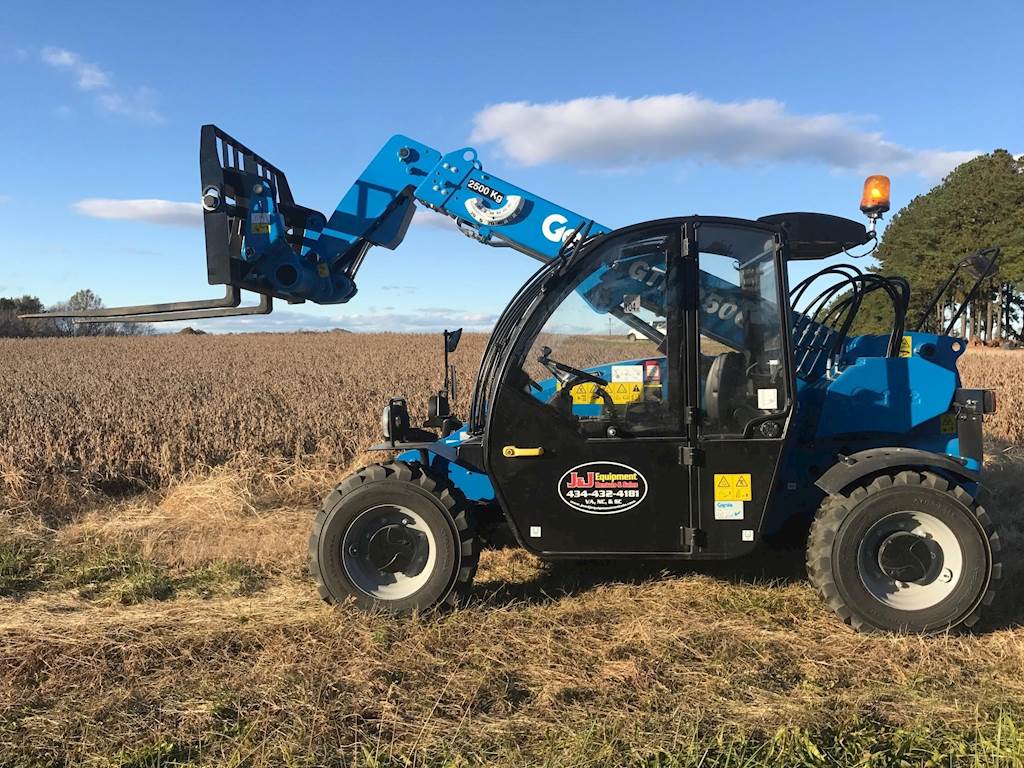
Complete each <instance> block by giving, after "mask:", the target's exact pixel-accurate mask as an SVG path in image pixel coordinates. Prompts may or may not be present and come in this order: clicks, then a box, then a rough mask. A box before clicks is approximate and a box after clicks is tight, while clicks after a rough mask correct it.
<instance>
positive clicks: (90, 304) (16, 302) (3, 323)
mask: <svg viewBox="0 0 1024 768" xmlns="http://www.w3.org/2000/svg"><path fill="white" fill-rule="evenodd" d="M102 308H103V300H102V299H100V297H99V296H97V295H96V294H95V293H93V292H92V291H90V290H88V289H84V290H81V291H77V292H75V293H74V294H73V295H72V296H71V297H70V298H69V299H68V300H67V301H62V302H59V303H57V304H54V305H53V306H50V307H46V306H44V305H43V303H42V302H41V301H40V300H39V299H38V298H37V297H35V296H20V297H12V298H4V297H0V337H7V338H29V337H46V336H145V335H149V334H151V333H153V326H151V325H147V324H144V323H143V324H134V323H101V324H81V325H79V324H76V323H75V322H74V321H72V320H70V319H68V318H46V319H45V320H22V319H21V318H20V317H19V316H20V315H31V314H37V313H39V312H60V311H76V312H77V311H82V310H88V309H102Z"/></svg>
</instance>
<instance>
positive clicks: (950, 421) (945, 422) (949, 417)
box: [939, 413, 957, 435]
mask: <svg viewBox="0 0 1024 768" xmlns="http://www.w3.org/2000/svg"><path fill="white" fill-rule="evenodd" d="M939 429H940V430H941V432H942V434H944V435H955V434H956V433H957V428H956V414H955V413H944V414H942V415H941V416H940V417H939Z"/></svg>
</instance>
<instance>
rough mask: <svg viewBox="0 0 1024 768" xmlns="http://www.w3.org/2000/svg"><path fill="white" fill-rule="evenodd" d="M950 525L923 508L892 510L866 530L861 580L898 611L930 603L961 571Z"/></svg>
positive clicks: (955, 581) (951, 588)
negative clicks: (921, 510) (903, 510)
mask: <svg viewBox="0 0 1024 768" xmlns="http://www.w3.org/2000/svg"><path fill="white" fill-rule="evenodd" d="M963 562H964V554H963V548H962V547H961V545H960V541H959V540H958V539H957V537H956V534H955V533H953V530H952V529H951V528H950V527H949V526H948V525H947V524H946V523H944V522H943V521H942V520H940V519H939V518H937V517H935V516H934V515H931V514H929V513H927V512H917V511H906V512H894V513H893V514H891V515H887V516H885V517H884V518H882V519H881V520H879V521H877V522H875V523H874V524H873V525H872V526H871V527H870V528H868V530H867V531H866V532H865V535H864V539H863V541H862V542H861V545H860V549H859V551H858V554H857V563H858V567H859V570H860V578H861V583H863V585H864V587H865V589H867V591H868V592H869V593H870V594H871V596H872V597H874V598H875V599H876V600H878V601H879V602H880V603H883V604H884V605H887V606H889V607H890V608H895V609H897V610H901V611H921V610H925V609H927V608H932V607H934V606H936V605H938V604H939V603H941V602H942V601H943V600H945V599H946V598H947V597H949V596H950V595H951V594H953V591H954V590H955V589H956V587H957V584H959V583H960V579H961V577H962V575H963Z"/></svg>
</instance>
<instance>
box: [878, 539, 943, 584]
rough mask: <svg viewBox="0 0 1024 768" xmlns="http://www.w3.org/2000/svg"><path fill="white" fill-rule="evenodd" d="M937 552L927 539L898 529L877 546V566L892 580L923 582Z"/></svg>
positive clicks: (911, 582)
mask: <svg viewBox="0 0 1024 768" xmlns="http://www.w3.org/2000/svg"><path fill="white" fill-rule="evenodd" d="M938 557H939V553H938V552H937V551H936V550H935V547H934V546H933V545H932V543H931V542H929V540H928V539H926V538H924V537H923V536H918V535H917V534H914V533H910V532H909V531H899V532H897V533H894V534H892V535H891V536H889V537H888V538H887V539H885V540H884V541H883V542H882V544H881V546H880V547H879V548H878V567H879V568H881V569H882V573H884V574H885V575H886V576H888V577H889V578H890V579H893V580H894V581H902V582H904V583H906V584H924V583H925V582H926V581H927V578H928V575H929V574H930V572H931V571H932V567H933V566H934V565H935V562H936V560H937V559H938Z"/></svg>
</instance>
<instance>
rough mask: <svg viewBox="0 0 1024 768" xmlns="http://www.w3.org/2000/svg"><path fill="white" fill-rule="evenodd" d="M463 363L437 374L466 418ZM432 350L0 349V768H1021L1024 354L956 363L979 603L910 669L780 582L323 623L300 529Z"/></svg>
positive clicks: (625, 576)
mask: <svg viewBox="0 0 1024 768" xmlns="http://www.w3.org/2000/svg"><path fill="white" fill-rule="evenodd" d="M484 341H485V340H484V338H483V337H480V336H468V337H466V339H465V340H464V341H463V345H462V347H461V348H460V350H459V351H458V353H457V354H456V357H455V362H456V363H457V364H459V366H460V383H461V384H462V385H463V386H462V392H463V394H462V399H461V404H462V405H465V403H466V401H467V399H468V394H469V386H470V382H471V380H472V378H473V375H474V374H475V369H476V366H477V363H478V360H479V355H480V353H481V351H482V349H483V344H484ZM624 345H625V343H624ZM438 347H439V339H437V338H434V337H432V336H431V337H421V336H398V335H388V334H381V335H356V334H322V335H300V336H256V337H252V336H222V337H195V336H189V337H157V338H144V339H82V340H52V341H47V340H43V341H4V340H0V510H2V511H0V765H2V766H51V765H60V766H63V765H89V766H125V767H127V766H172V765H187V766H213V765H238V766H280V765H286V766H313V765H325V764H329V765H345V766H348V765H352V766H411V765H417V766H418V765H423V766H468V765H477V764H489V765H501V766H513V765H516V766H519V765H529V766H533V765H545V766H563V765H564V766H570V765H571V766H627V765H628V766H633V765H636V766H649V767H652V768H653V766H698V765H699V766H758V765H800V766H819V765H821V766H824V765H862V766H919V765H931V766H947V765H966V766H1018V767H1019V766H1022V765H1024V628H1021V625H1022V624H1024V605H1022V596H1024V569H1022V568H1021V566H1020V565H1019V563H1018V560H1019V556H1020V552H1021V550H1022V549H1024V524H1022V523H1021V521H1020V517H1019V505H1020V498H1021V497H1022V495H1024V448H1022V447H1021V445H1020V442H1021V436H1022V433H1024V353H1014V352H982V351H973V350H972V351H971V352H970V353H968V355H967V356H966V357H965V358H964V360H963V362H962V370H963V372H964V375H965V378H966V380H967V381H968V383H969V384H975V385H987V386H993V387H995V388H996V389H997V390H998V394H999V398H1000V413H999V414H998V415H997V416H996V417H995V418H994V419H993V420H992V421H991V422H990V423H989V425H988V427H989V432H990V434H992V435H993V438H994V439H993V441H992V443H991V445H990V451H991V458H990V461H989V466H988V472H989V482H990V484H991V486H992V490H993V495H994V506H995V509H996V513H997V515H998V516H999V518H1000V520H1001V523H1002V525H1003V529H1004V543H1005V545H1006V549H1007V554H1006V558H1005V559H1006V560H1007V564H1008V568H1007V571H1006V574H1005V578H1004V581H1003V590H1002V593H1001V596H1000V600H999V602H998V604H997V606H996V610H995V612H994V614H993V616H992V618H991V620H990V621H989V623H988V625H987V626H986V628H985V630H984V631H983V632H981V633H979V634H977V635H974V636H968V637H939V638H930V639H922V638H916V637H885V636H882V637H879V636H871V637H867V636H861V635H856V634H854V633H853V632H852V631H850V630H849V629H848V628H847V627H845V626H844V625H843V624H842V623H841V622H839V621H838V620H837V619H835V618H833V616H832V615H831V614H830V613H829V612H828V611H826V610H825V609H824V608H823V607H822V605H821V604H820V603H819V601H818V599H817V597H816V596H815V595H814V594H813V592H812V590H811V589H810V587H809V586H808V585H807V584H806V582H805V581H804V579H803V575H802V553H800V552H792V553H778V554H774V555H772V556H771V557H767V558H764V559H762V560H759V561H757V562H755V563H745V564H743V566H742V568H740V569H739V570H738V571H737V569H736V568H735V567H733V566H725V565H722V566H715V567H689V566H687V567H683V566H673V567H671V568H668V569H666V568H665V566H663V565H659V564H644V565H639V564H628V563H626V564H623V563H592V564H555V565H551V564H544V563H541V562H539V561H536V560H534V559H533V558H531V557H529V556H527V555H525V554H524V553H522V552H520V551H518V550H501V551H491V552H485V553H484V556H483V559H482V563H481V569H480V573H479V575H478V578H477V586H476V588H475V590H474V597H473V601H472V603H471V604H470V605H469V606H468V607H467V608H465V609H463V610H461V611H457V612H453V613H449V614H446V615H431V616H424V617H419V618H413V619H402V620H396V619H390V618H386V617H383V616H367V615H363V614H360V613H358V612H355V611H353V610H350V609H348V608H346V607H342V608H340V609H331V608H328V607H326V606H324V605H322V604H320V603H319V602H318V600H317V599H316V594H315V590H314V589H313V588H312V586H311V584H310V582H309V581H308V579H307V578H306V576H305V557H306V554H305V553H306V538H307V535H308V526H309V523H310V520H311V511H310V510H311V509H312V507H313V506H314V505H315V504H316V503H317V500H318V498H319V496H320V495H321V494H322V493H323V492H324V491H325V489H327V488H328V487H330V486H331V485H332V484H333V483H334V482H337V480H339V479H340V478H341V477H342V476H343V475H344V474H345V473H346V472H347V471H348V470H349V469H351V468H352V467H353V466H358V465H361V464H363V463H366V462H367V461H368V460H372V457H368V456H367V455H366V454H365V453H364V451H365V448H366V447H367V446H368V445H369V444H370V443H372V442H374V441H375V440H376V434H375V432H376V429H377V426H376V425H377V413H378V409H379V408H380V407H381V405H382V404H383V402H384V401H385V399H386V398H387V397H388V396H389V395H392V394H395V393H404V394H406V395H408V396H409V397H410V399H411V406H412V408H413V411H414V413H416V412H418V413H422V412H423V406H424V402H425V399H426V397H427V395H428V394H429V393H430V391H431V390H432V389H433V388H434V387H436V385H437V382H438V381H439V379H440V370H439V367H440V366H439V358H440V355H439V354H438V351H439V350H438ZM626 349H628V346H626ZM626 355H628V353H626V354H624V356H626Z"/></svg>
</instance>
